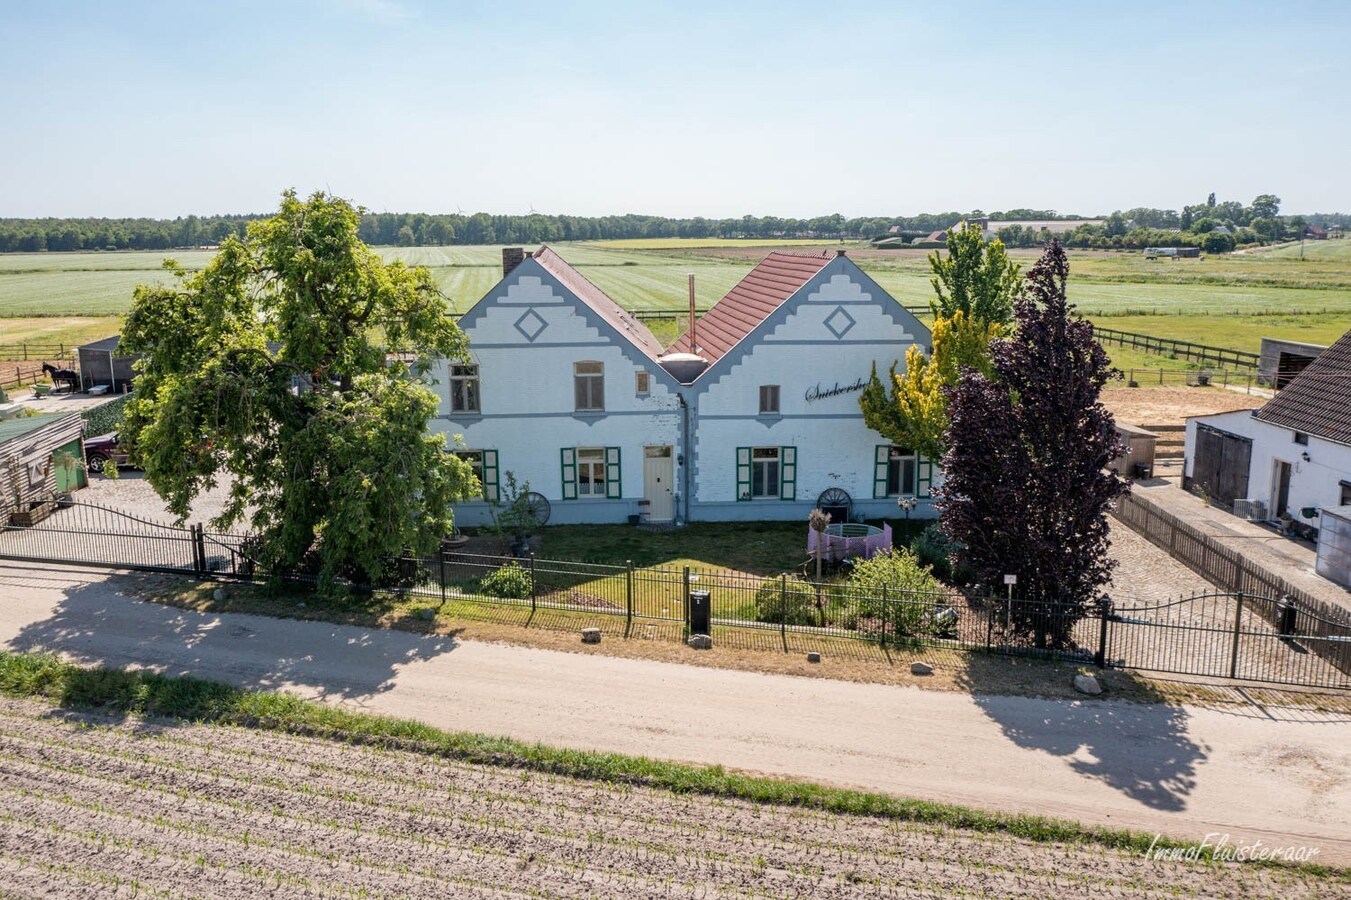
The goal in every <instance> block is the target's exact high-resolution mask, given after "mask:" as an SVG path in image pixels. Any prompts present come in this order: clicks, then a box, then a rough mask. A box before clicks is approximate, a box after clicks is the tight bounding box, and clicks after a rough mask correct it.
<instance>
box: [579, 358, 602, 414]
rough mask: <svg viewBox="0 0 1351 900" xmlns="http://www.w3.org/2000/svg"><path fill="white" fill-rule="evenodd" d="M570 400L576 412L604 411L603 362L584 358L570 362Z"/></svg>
mask: <svg viewBox="0 0 1351 900" xmlns="http://www.w3.org/2000/svg"><path fill="white" fill-rule="evenodd" d="M572 401H573V405H574V408H575V409H576V411H577V412H581V413H594V412H605V363H603V362H600V361H599V360H595V359H586V360H581V361H580V362H575V363H573V364H572ZM583 401H585V402H583Z"/></svg>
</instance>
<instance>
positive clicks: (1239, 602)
mask: <svg viewBox="0 0 1351 900" xmlns="http://www.w3.org/2000/svg"><path fill="white" fill-rule="evenodd" d="M1234 600H1235V602H1234V647H1233V649H1232V650H1231V651H1230V652H1229V677H1230V678H1234V677H1235V676H1236V675H1237V673H1238V639H1239V635H1241V634H1242V633H1243V592H1242V591H1239V592H1238V593H1237V594H1235V595H1234Z"/></svg>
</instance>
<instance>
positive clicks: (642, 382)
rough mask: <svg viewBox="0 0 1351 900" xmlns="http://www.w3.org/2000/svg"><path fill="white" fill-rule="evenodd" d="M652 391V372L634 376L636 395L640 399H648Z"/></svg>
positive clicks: (639, 373)
mask: <svg viewBox="0 0 1351 900" xmlns="http://www.w3.org/2000/svg"><path fill="white" fill-rule="evenodd" d="M651 391H652V374H651V373H650V372H638V373H635V375H634V393H636V394H637V395H638V396H639V397H646V396H647V395H648V394H649V393H650V392H651Z"/></svg>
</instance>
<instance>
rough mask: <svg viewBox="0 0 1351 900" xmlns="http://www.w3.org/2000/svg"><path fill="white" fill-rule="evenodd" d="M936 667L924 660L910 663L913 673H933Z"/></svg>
mask: <svg viewBox="0 0 1351 900" xmlns="http://www.w3.org/2000/svg"><path fill="white" fill-rule="evenodd" d="M933 673H934V667H933V666H931V665H929V664H928V663H924V662H912V663H911V664H910V674H911V675H932V674H933Z"/></svg>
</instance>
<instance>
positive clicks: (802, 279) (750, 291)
mask: <svg viewBox="0 0 1351 900" xmlns="http://www.w3.org/2000/svg"><path fill="white" fill-rule="evenodd" d="M834 258H835V254H826V253H784V252H782V251H775V252H773V253H771V254H769V255H768V256H766V257H765V258H764V260H763V261H761V263H760V264H759V265H758V266H756V267H755V268H754V269H751V271H750V273H749V274H747V275H746V277H745V278H743V279H741V281H739V282H738V283H737V285H736V287H734V288H732V289H731V290H730V291H728V292H727V296H726V297H723V298H722V299H721V300H719V301H718V302H717V303H716V304H714V306H713V308H712V309H710V310H709V311H708V312H706V313H704V315H702V316H701V317H700V318H699V321H698V323H697V327H696V328H695V336H696V338H697V339H698V342H699V346H698V349H695V348H694V347H691V346H690V334H689V332H688V331H687V332H685V333H684V334H682V335H681V336H680V337H679V338H677V339H676V342H675V343H673V344H672V345H671V346H670V348H669V349H668V351H667V352H668V353H697V354H698V355H699V356H702V357H703V358H704V359H706V360H708V361H709V362H710V363H713V362H716V361H717V360H718V359H720V358H721V357H722V356H723V355H724V354H726V353H727V351H728V350H731V349H732V348H733V347H735V346H736V345H737V344H739V343H740V342H741V341H742V340H743V339H744V338H745V337H746V335H748V334H750V333H751V332H752V331H753V330H755V327H756V326H757V325H759V324H760V323H761V322H763V321H764V320H765V319H766V318H768V316H769V315H770V314H771V313H772V312H774V310H776V309H778V308H779V307H780V306H782V305H783V304H784V302H785V301H786V300H787V299H788V298H789V297H791V296H793V295H794V294H796V293H797V292H798V291H799V290H801V289H802V287H803V285H805V284H806V283H807V282H808V281H810V280H811V278H812V276H813V275H815V274H816V273H817V272H820V271H821V269H823V268H824V267H825V266H826V264H827V263H829V262H830V261H831V260H832V259H834Z"/></svg>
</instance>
